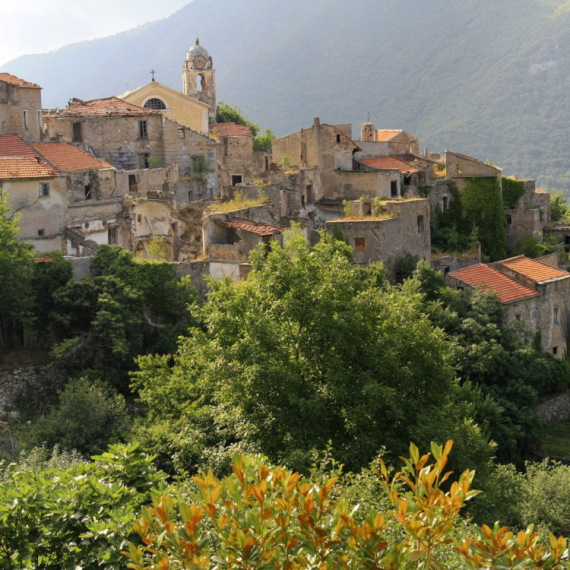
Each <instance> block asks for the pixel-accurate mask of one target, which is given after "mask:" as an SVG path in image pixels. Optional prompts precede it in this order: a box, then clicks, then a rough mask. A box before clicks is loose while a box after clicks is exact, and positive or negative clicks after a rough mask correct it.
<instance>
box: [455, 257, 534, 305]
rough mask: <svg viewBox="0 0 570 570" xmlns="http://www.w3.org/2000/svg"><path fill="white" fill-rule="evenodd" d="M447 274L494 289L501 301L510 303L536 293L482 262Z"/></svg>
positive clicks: (484, 287)
mask: <svg viewBox="0 0 570 570" xmlns="http://www.w3.org/2000/svg"><path fill="white" fill-rule="evenodd" d="M449 275H450V276H451V277H455V278H456V279H459V280H460V281H463V282H464V283H466V284H467V285H470V286H471V287H478V288H480V289H491V291H495V293H497V296H498V297H499V300H500V301H501V303H512V302H513V301H519V300H521V299H526V298H528V297H534V296H536V295H538V293H537V292H536V291H535V290H534V289H531V288H530V287H525V286H524V285H521V284H520V283H517V282H516V281H515V280H514V279H511V278H510V277H507V276H506V275H503V274H502V273H499V272H498V271H497V270H495V269H492V268H491V267H489V266H488V265H485V264H484V263H479V264H477V265H472V266H471V267H466V268H465V269H459V270H458V271H454V272H453V273H450V274H449Z"/></svg>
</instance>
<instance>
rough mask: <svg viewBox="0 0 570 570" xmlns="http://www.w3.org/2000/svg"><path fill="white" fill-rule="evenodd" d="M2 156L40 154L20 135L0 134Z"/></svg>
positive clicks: (0, 154)
mask: <svg viewBox="0 0 570 570" xmlns="http://www.w3.org/2000/svg"><path fill="white" fill-rule="evenodd" d="M0 156H38V153H37V152H36V151H35V150H34V149H33V148H32V146H31V145H30V144H28V143H27V142H26V141H25V140H24V139H23V138H22V137H21V136H20V135H15V134H5V135H0Z"/></svg>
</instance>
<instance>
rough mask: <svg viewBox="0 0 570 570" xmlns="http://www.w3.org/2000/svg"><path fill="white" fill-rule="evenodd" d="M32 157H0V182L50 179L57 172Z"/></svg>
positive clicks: (49, 165) (45, 163) (46, 163)
mask: <svg viewBox="0 0 570 570" xmlns="http://www.w3.org/2000/svg"><path fill="white" fill-rule="evenodd" d="M38 159H39V157H34V156H0V180H1V179H15V178H50V177H54V176H57V175H58V172H57V171H56V170H55V168H53V167H52V166H51V164H49V162H46V161H45V160H43V159H39V161H38Z"/></svg>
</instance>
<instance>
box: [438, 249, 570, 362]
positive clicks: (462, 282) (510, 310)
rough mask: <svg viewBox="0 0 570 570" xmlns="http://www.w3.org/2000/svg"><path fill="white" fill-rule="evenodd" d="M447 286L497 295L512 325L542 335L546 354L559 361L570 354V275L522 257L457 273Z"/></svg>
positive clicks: (448, 279)
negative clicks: (569, 349) (568, 347)
mask: <svg viewBox="0 0 570 570" xmlns="http://www.w3.org/2000/svg"><path fill="white" fill-rule="evenodd" d="M447 284H448V285H449V286H450V287H453V288H455V289H460V290H463V289H467V288H469V289H475V288H480V289H489V290H491V291H494V292H495V293H496V294H497V296H498V298H499V300H500V301H501V303H502V304H503V305H504V306H505V308H506V309H507V314H508V317H509V319H510V320H511V321H513V322H521V323H522V324H524V325H525V326H526V328H527V329H528V330H529V331H531V332H535V331H540V334H541V341H542V347H543V349H544V350H546V351H549V352H551V353H552V354H554V355H555V356H556V357H558V358H562V357H563V356H564V354H565V353H566V344H567V334H568V331H569V325H570V321H569V316H570V314H569V298H570V273H568V272H566V271H562V270H560V269H558V268H557V267H552V266H551V265H547V264H546V263H543V262H541V261H540V260H538V259H529V258H527V257H525V256H523V255H519V256H518V257H512V258H510V259H505V260H503V261H498V262H496V263H490V264H484V263H480V264H477V265H473V266H471V267H467V268H464V269H460V270H459V271H454V272H452V273H450V274H449V275H447Z"/></svg>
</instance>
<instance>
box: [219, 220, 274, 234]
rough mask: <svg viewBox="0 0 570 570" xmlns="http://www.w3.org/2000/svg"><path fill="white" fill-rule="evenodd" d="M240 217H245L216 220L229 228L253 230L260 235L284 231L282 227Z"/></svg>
mask: <svg viewBox="0 0 570 570" xmlns="http://www.w3.org/2000/svg"><path fill="white" fill-rule="evenodd" d="M240 219H244V218H234V219H233V220H216V219H215V220H214V221H215V222H217V223H218V224H222V226H226V227H227V228H237V229H239V230H245V231H246V232H253V233H254V234H258V235H260V236H270V235H273V234H274V233H275V232H278V233H281V232H283V229H282V228H278V227H276V226H270V225H269V224H261V223H257V222H254V221H253V220H249V219H245V220H246V221H245V222H240V221H239V220H240Z"/></svg>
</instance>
